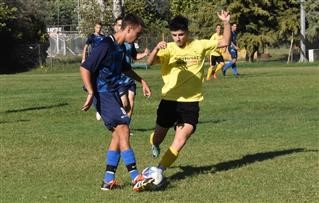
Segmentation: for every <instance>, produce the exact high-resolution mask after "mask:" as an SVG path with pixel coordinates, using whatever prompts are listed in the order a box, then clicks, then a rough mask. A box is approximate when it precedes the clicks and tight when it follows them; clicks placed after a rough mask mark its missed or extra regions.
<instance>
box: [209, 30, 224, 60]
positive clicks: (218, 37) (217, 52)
mask: <svg viewBox="0 0 319 203" xmlns="http://www.w3.org/2000/svg"><path fill="white" fill-rule="evenodd" d="M222 38H223V35H219V34H217V33H214V34H213V35H212V36H211V38H210V40H213V41H215V40H217V41H219V40H221V39H222ZM224 51H225V48H218V49H215V50H212V51H211V52H210V53H209V55H210V56H212V55H213V56H221V55H222V53H223V52H224Z"/></svg>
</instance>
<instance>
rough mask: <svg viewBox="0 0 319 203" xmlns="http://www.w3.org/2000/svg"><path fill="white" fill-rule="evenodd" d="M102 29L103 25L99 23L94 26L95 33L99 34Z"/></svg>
mask: <svg viewBox="0 0 319 203" xmlns="http://www.w3.org/2000/svg"><path fill="white" fill-rule="evenodd" d="M101 29H102V26H101V25H99V24H96V25H95V27H94V31H95V33H98V34H100V33H101Z"/></svg>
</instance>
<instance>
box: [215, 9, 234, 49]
mask: <svg viewBox="0 0 319 203" xmlns="http://www.w3.org/2000/svg"><path fill="white" fill-rule="evenodd" d="M218 17H219V19H220V20H222V21H223V23H224V33H223V38H222V39H221V40H219V41H218V45H217V46H218V47H226V46H228V45H229V44H230V37H231V29H230V24H229V20H230V15H229V13H228V12H226V11H221V12H220V13H218Z"/></svg>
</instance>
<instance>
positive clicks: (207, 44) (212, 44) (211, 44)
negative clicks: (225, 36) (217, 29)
mask: <svg viewBox="0 0 319 203" xmlns="http://www.w3.org/2000/svg"><path fill="white" fill-rule="evenodd" d="M200 41H201V44H202V46H203V47H204V50H206V51H207V50H211V51H213V50H215V49H217V48H218V47H217V46H218V40H216V39H214V40H206V39H204V40H200Z"/></svg>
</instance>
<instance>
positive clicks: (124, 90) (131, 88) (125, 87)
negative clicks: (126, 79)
mask: <svg viewBox="0 0 319 203" xmlns="http://www.w3.org/2000/svg"><path fill="white" fill-rule="evenodd" d="M128 91H131V92H134V95H136V84H135V82H134V83H130V84H127V85H123V86H120V87H119V89H118V93H119V95H120V97H121V96H123V95H125V94H127V93H128Z"/></svg>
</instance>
